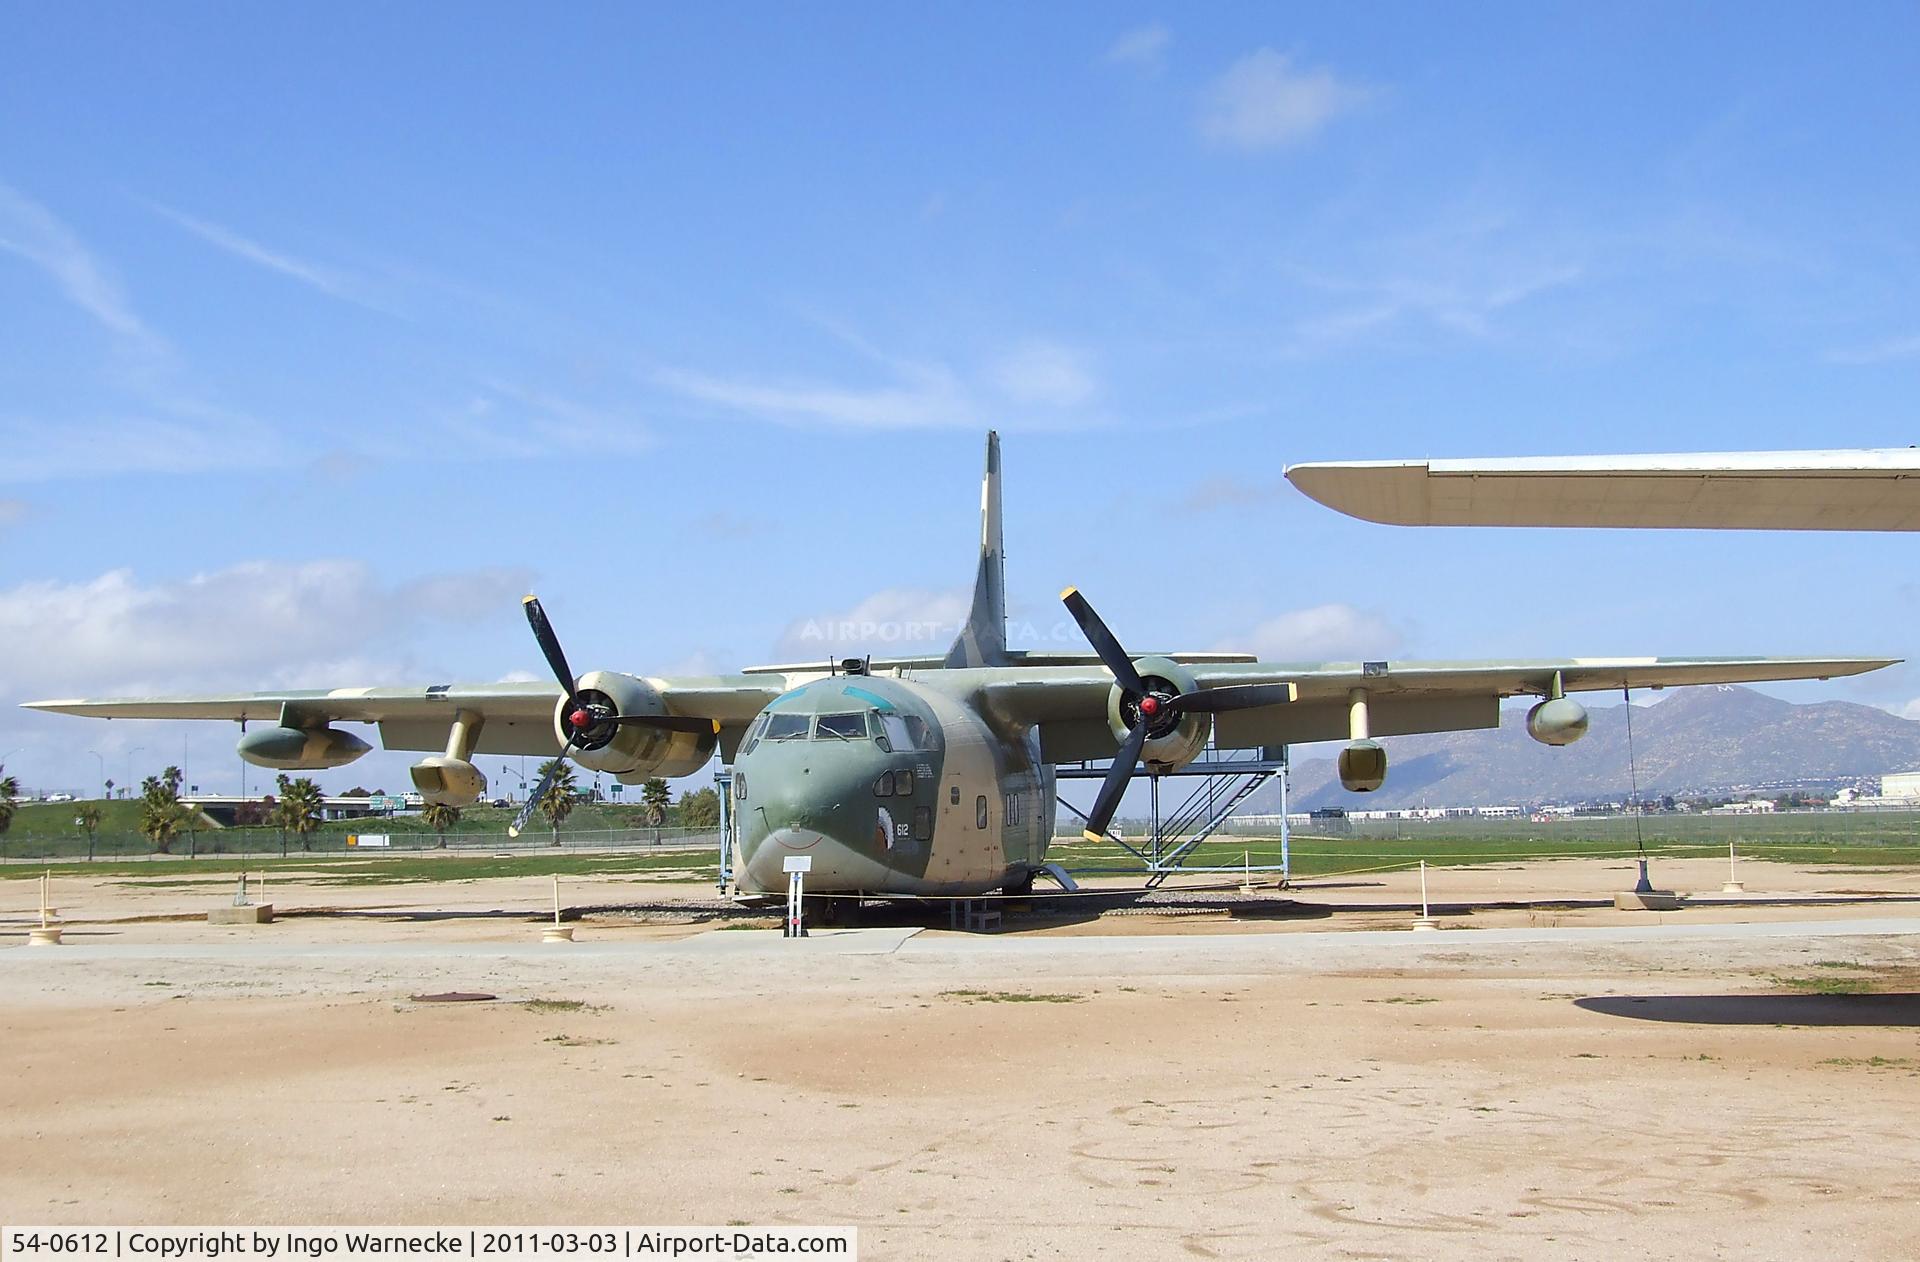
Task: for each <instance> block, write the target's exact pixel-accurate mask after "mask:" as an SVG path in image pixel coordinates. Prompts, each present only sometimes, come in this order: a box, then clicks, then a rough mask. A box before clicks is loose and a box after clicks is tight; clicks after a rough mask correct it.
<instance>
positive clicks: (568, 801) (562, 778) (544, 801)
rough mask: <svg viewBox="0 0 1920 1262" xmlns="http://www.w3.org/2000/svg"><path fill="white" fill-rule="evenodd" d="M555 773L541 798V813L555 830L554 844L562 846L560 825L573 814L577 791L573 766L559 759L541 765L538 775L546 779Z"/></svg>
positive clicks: (549, 826) (548, 824)
mask: <svg viewBox="0 0 1920 1262" xmlns="http://www.w3.org/2000/svg"><path fill="white" fill-rule="evenodd" d="M549 771H552V772H553V773H554V776H553V783H551V784H549V785H548V786H547V791H546V792H545V793H543V794H542V795H541V796H540V802H539V807H540V813H541V814H542V815H544V816H546V817H547V827H548V828H550V829H552V830H553V844H554V845H556V846H557V845H559V844H560V825H562V824H564V823H566V822H567V816H569V815H571V814H573V804H574V801H575V799H576V789H575V786H574V783H573V764H572V763H570V762H563V761H562V760H560V759H558V758H550V759H548V760H547V761H546V762H543V763H541V764H540V767H539V769H538V774H539V775H540V776H541V778H543V779H544V778H545V777H546V774H547V772H549Z"/></svg>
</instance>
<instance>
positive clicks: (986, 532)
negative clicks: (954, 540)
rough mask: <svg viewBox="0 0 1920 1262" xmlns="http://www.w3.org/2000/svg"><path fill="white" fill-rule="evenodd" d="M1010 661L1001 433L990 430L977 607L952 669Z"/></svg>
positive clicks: (950, 653)
mask: <svg viewBox="0 0 1920 1262" xmlns="http://www.w3.org/2000/svg"><path fill="white" fill-rule="evenodd" d="M1006 661H1007V576H1006V551H1005V549H1004V547H1003V545H1002V540H1001V535H1000V435H999V434H998V433H997V432H995V431H992V430H989V431H987V476H986V479H985V480H984V481H983V482H982V483H981V484H980V572H979V573H978V574H977V575H976V576H975V577H974V580H973V608H972V609H971V610H969V611H968V613H967V625H965V626H964V627H961V628H960V634H959V636H958V637H957V638H956V639H955V640H954V642H953V647H952V648H950V649H948V650H947V660H946V665H947V667H948V668H949V669H955V670H958V669H961V668H964V667H969V666H1004V665H1005V664H1006Z"/></svg>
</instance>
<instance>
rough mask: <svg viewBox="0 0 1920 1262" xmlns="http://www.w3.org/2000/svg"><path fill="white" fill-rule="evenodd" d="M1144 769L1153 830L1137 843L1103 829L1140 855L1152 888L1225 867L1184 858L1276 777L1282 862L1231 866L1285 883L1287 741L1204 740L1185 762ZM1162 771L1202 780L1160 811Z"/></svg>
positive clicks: (1063, 774) (1086, 772) (1068, 773)
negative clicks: (1249, 746)
mask: <svg viewBox="0 0 1920 1262" xmlns="http://www.w3.org/2000/svg"><path fill="white" fill-rule="evenodd" d="M1107 767H1108V764H1106V763H1096V762H1081V763H1071V764H1067V765H1064V766H1061V767H1057V768H1055V770H1054V775H1055V776H1056V777H1057V778H1058V779H1061V780H1097V779H1104V778H1105V776H1106V774H1107ZM1134 774H1135V775H1136V776H1137V775H1140V774H1141V772H1140V771H1139V769H1137V768H1136V769H1135V771H1134ZM1146 774H1147V785H1148V796H1149V799H1150V803H1151V831H1150V832H1149V834H1148V836H1147V840H1146V841H1145V843H1143V845H1142V846H1140V847H1135V846H1132V845H1129V844H1128V843H1127V842H1126V841H1124V840H1122V839H1121V838H1119V837H1116V836H1114V835H1113V834H1112V833H1111V832H1109V833H1108V834H1107V840H1108V841H1111V842H1112V843H1113V844H1114V845H1116V846H1119V847H1120V848H1121V849H1122V850H1125V851H1126V852H1127V853H1128V854H1130V855H1132V856H1133V857H1134V858H1136V859H1138V860H1140V862H1141V864H1142V865H1143V866H1144V867H1145V868H1146V872H1147V885H1148V888H1156V887H1158V886H1159V885H1160V884H1161V883H1162V882H1164V881H1165V880H1166V879H1167V878H1168V877H1170V876H1174V875H1176V874H1179V873H1188V872H1213V871H1222V872H1224V871H1226V870H1227V869H1225V868H1195V867H1189V866H1188V864H1187V860H1188V858H1189V857H1191V855H1192V854H1193V852H1194V851H1195V850H1196V849H1197V848H1198V847H1199V846H1200V844H1201V843H1202V842H1204V841H1206V840H1207V839H1208V838H1209V837H1212V836H1213V835H1214V834H1215V833H1216V832H1218V831H1219V830H1220V828H1221V826H1222V825H1224V824H1225V823H1226V822H1227V820H1228V819H1230V818H1231V817H1232V816H1233V814H1234V812H1235V811H1237V810H1239V808H1240V806H1241V805H1242V804H1243V803H1244V802H1245V801H1246V800H1247V799H1248V798H1249V797H1251V796H1252V795H1253V794H1254V792H1255V791H1256V790H1258V789H1260V788H1261V787H1262V786H1264V785H1266V784H1267V783H1268V782H1270V781H1271V780H1272V779H1273V778H1274V777H1275V776H1279V777H1280V803H1281V805H1280V863H1279V864H1278V865H1277V866H1276V865H1272V864H1266V865H1261V866H1258V867H1248V866H1246V865H1244V864H1242V865H1239V866H1236V867H1234V868H1233V869H1232V870H1233V871H1235V872H1249V871H1251V872H1277V873H1279V875H1280V879H1281V884H1283V885H1284V884H1286V882H1287V881H1288V879H1289V878H1290V877H1291V876H1292V852H1291V841H1292V838H1291V836H1290V835H1289V832H1290V830H1289V829H1288V827H1287V819H1286V800H1287V748H1286V746H1284V745H1279V746H1266V747H1263V748H1261V749H1257V750H1222V749H1217V748H1215V747H1214V746H1212V745H1208V746H1207V747H1206V748H1205V749H1204V750H1202V751H1201V752H1200V756H1199V757H1198V758H1195V759H1194V760H1193V761H1192V762H1190V763H1188V764H1187V765H1186V766H1184V767H1179V768H1175V769H1173V770H1169V771H1157V772H1148V773H1146ZM1166 776H1191V777H1197V778H1199V779H1200V780H1201V783H1200V784H1199V786H1197V787H1196V788H1195V789H1194V790H1193V791H1192V792H1191V793H1189V794H1188V795H1187V797H1186V798H1185V799H1184V800H1183V801H1182V802H1181V803H1180V804H1179V806H1177V807H1175V808H1174V810H1173V811H1172V812H1171V813H1170V814H1164V815H1163V814H1162V812H1161V809H1160V781H1161V779H1162V778H1163V777H1166ZM1059 801H1060V805H1062V806H1064V807H1066V808H1067V809H1068V810H1069V811H1072V812H1073V813H1074V814H1075V815H1078V816H1079V817H1080V818H1081V819H1082V820H1085V819H1086V818H1087V816H1086V813H1085V812H1084V811H1082V810H1081V809H1080V808H1079V807H1077V806H1075V805H1074V804H1073V803H1071V802H1068V801H1067V800H1066V799H1064V798H1061V799H1059Z"/></svg>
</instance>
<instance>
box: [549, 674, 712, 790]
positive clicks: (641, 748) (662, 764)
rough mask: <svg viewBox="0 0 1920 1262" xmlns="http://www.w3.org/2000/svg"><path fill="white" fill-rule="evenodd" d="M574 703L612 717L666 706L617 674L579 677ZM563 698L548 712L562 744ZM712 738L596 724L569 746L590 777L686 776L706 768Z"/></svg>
mask: <svg viewBox="0 0 1920 1262" xmlns="http://www.w3.org/2000/svg"><path fill="white" fill-rule="evenodd" d="M574 701H575V702H577V703H581V702H583V703H598V704H600V705H602V706H606V707H607V708H609V709H611V710H612V711H613V713H615V714H622V715H624V714H666V713H668V710H667V703H666V702H665V701H664V700H662V698H661V696H660V692H659V690H658V689H657V688H655V687H654V686H653V685H652V684H650V683H648V682H647V681H646V680H644V679H637V678H635V677H634V676H632V675H623V674H621V673H620V672H618V671H611V670H596V671H590V672H588V673H587V674H585V675H582V676H580V683H579V687H578V690H577V691H576V693H575V695H574ZM568 709H569V704H568V701H567V699H566V698H564V697H562V698H561V699H560V704H559V705H557V706H555V707H554V711H553V730H554V734H555V735H556V736H558V737H559V738H560V740H561V742H562V743H563V744H564V743H565V741H566V739H567V736H568V728H567V721H566V716H567V712H568ZM719 739H720V738H719V736H718V734H717V733H714V732H697V733H696V732H667V731H662V730H661V729H659V728H657V727H648V726H646V725H645V724H644V723H602V724H599V725H598V726H596V727H594V728H593V729H592V730H590V731H589V732H588V733H587V739H586V740H585V741H584V742H582V743H581V744H578V745H576V746H574V751H573V759H574V761H575V762H577V763H579V764H580V765H581V766H583V767H586V768H588V769H589V770H592V771H607V772H612V773H613V774H614V775H616V776H664V777H666V778H668V779H671V778H672V777H674V776H690V775H692V774H693V773H694V772H696V771H698V770H700V768H702V767H704V766H706V764H707V760H708V759H709V758H712V757H713V749H714V746H715V744H717V743H718V741H719Z"/></svg>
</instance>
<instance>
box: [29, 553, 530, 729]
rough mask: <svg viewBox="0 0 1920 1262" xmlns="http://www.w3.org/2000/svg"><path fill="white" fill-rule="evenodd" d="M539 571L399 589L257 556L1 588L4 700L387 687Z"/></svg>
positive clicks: (352, 572) (423, 581) (358, 571)
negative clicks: (442, 635)
mask: <svg viewBox="0 0 1920 1262" xmlns="http://www.w3.org/2000/svg"><path fill="white" fill-rule="evenodd" d="M528 577H529V576H528V575H527V574H526V573H525V572H524V571H517V570H510V569H484V570H474V571H467V572H460V573H451V574H440V575H430V576H427V577H425V578H420V579H415V580H411V581H408V582H404V583H400V584H395V585H389V584H384V583H382V582H380V581H379V579H378V578H377V577H376V576H375V575H374V574H373V572H372V571H371V569H370V568H369V567H368V566H367V565H365V564H364V563H362V562H359V561H308V562H303V563H299V564H278V563H273V562H267V561H250V562H245V563H242V564H240V565H235V566H231V567H229V568H227V569H224V570H216V571H213V572H210V573H205V574H196V575H193V576H191V577H189V578H185V579H179V580H172V581H167V582H161V583H155V584H142V583H141V582H140V581H139V580H138V579H137V578H136V576H135V575H134V573H133V572H132V571H131V570H112V571H109V572H108V573H105V574H102V575H100V576H99V577H98V578H94V579H90V580H87V581H84V582H77V583H62V582H56V581H43V582H32V583H24V584H21V585H20V586H18V587H14V588H11V589H9V590H6V591H0V643H4V644H5V645H7V649H8V651H7V652H6V653H5V654H4V655H0V698H10V699H12V700H31V699H35V698H42V697H51V696H71V695H75V694H91V695H103V694H129V695H131V694H143V693H156V692H181V691H194V690H208V689H217V690H223V691H254V690H258V689H270V688H291V687H345V686H350V685H354V684H372V683H380V682H383V681H385V680H388V679H392V678H394V677H395V676H396V675H397V674H398V672H400V671H401V670H404V669H408V668H412V669H418V667H417V666H415V665H414V664H412V663H410V662H408V661H407V660H406V659H405V649H404V648H403V646H402V643H401V641H402V640H403V638H404V636H405V633H406V632H408V631H409V630H411V629H412V628H414V627H416V626H418V625H421V624H425V623H442V624H445V623H473V622H477V621H480V620H483V619H485V618H487V617H490V616H494V615H495V614H496V613H498V614H499V616H503V617H504V616H510V614H511V613H513V612H515V611H516V610H517V605H518V601H519V597H520V595H521V593H523V592H524V591H525V590H526V588H527V581H528Z"/></svg>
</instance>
